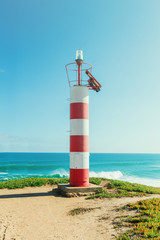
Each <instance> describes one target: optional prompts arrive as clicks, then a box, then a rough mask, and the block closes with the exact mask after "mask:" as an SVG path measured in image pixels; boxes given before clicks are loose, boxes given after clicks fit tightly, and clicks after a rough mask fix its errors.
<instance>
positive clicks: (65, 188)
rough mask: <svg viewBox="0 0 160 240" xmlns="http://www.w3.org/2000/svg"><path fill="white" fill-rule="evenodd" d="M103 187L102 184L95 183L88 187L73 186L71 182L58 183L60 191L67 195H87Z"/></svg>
mask: <svg viewBox="0 0 160 240" xmlns="http://www.w3.org/2000/svg"><path fill="white" fill-rule="evenodd" d="M101 189H102V187H101V186H97V185H94V184H90V185H89V186H88V187H71V186H70V185H69V184H58V190H59V192H60V193H61V194H62V195H64V196H67V197H76V196H87V195H91V194H93V193H95V192H97V191H100V190H101Z"/></svg>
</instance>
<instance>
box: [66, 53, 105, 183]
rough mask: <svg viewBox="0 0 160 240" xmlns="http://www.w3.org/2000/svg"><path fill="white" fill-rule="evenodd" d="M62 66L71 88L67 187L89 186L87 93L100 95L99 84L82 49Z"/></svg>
mask: <svg viewBox="0 0 160 240" xmlns="http://www.w3.org/2000/svg"><path fill="white" fill-rule="evenodd" d="M65 67H66V72H67V76H68V82H69V86H70V186H71V187H88V186H89V90H94V91H96V92H99V91H100V89H101V85H100V84H99V82H98V81H97V80H96V79H95V78H94V77H93V75H92V73H91V72H92V65H91V64H89V63H85V62H84V61H83V52H82V50H77V51H76V59H75V62H73V63H69V64H67V65H66V66H65ZM71 73H72V74H71ZM70 75H71V77H70Z"/></svg>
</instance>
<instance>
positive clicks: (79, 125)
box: [70, 85, 89, 187]
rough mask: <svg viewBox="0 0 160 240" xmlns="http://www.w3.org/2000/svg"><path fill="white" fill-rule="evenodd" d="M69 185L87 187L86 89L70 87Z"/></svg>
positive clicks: (87, 124)
mask: <svg viewBox="0 0 160 240" xmlns="http://www.w3.org/2000/svg"><path fill="white" fill-rule="evenodd" d="M70 185H71V186H78V187H87V186H89V96H88V87H86V86H82V85H80V86H73V87H71V103H70Z"/></svg>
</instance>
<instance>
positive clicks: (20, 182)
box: [0, 177, 101, 189]
mask: <svg viewBox="0 0 160 240" xmlns="http://www.w3.org/2000/svg"><path fill="white" fill-rule="evenodd" d="M63 183H69V178H34V177H32V178H24V179H16V180H10V181H6V182H0V189H5V188H7V189H16V188H24V187H40V186H43V185H47V184H49V185H56V184H63ZM90 183H93V184H96V185H99V184H100V183H101V178H90Z"/></svg>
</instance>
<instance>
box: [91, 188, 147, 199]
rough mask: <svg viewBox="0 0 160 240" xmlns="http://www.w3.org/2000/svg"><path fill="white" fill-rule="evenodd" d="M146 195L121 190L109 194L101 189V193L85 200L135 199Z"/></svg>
mask: <svg viewBox="0 0 160 240" xmlns="http://www.w3.org/2000/svg"><path fill="white" fill-rule="evenodd" d="M145 195H146V193H144V192H129V191H126V190H121V189H119V191H118V192H117V193H110V192H108V191H107V190H106V189H102V190H101V191H98V192H97V193H96V194H93V195H91V196H89V197H87V198H86V199H94V198H100V199H102V198H121V197H135V196H145Z"/></svg>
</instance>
